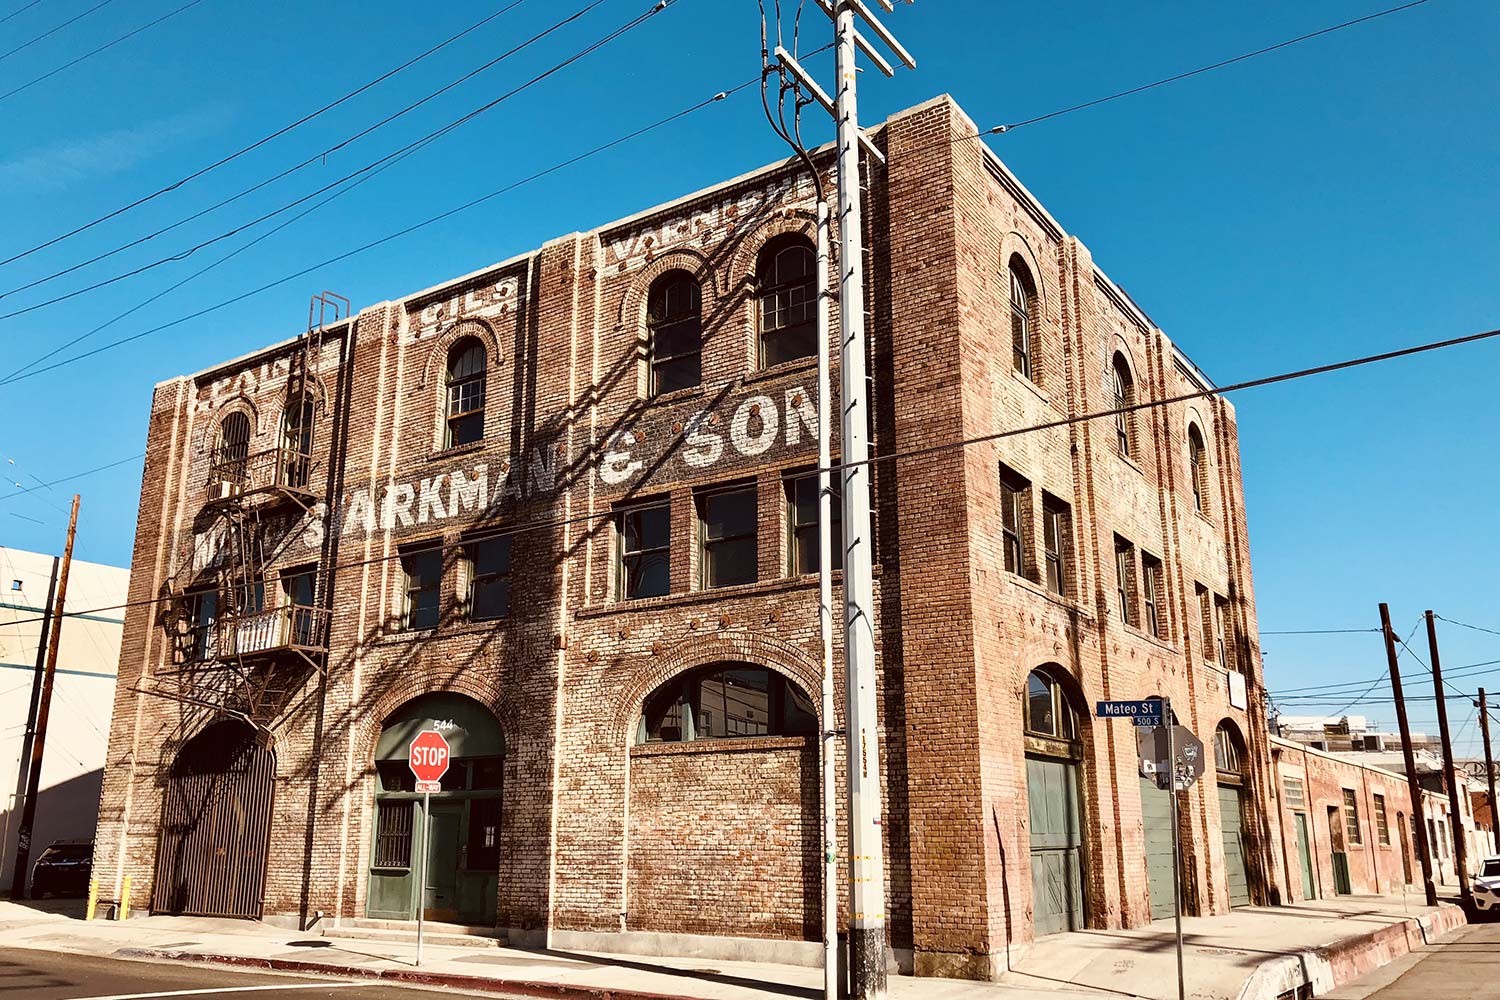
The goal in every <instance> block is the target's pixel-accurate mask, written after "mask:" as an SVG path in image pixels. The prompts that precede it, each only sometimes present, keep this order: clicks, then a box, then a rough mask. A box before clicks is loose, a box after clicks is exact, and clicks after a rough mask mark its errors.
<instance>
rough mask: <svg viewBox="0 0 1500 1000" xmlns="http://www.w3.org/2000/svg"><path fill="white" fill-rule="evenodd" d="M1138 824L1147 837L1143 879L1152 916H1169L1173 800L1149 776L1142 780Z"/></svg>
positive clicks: (1153, 917)
mask: <svg viewBox="0 0 1500 1000" xmlns="http://www.w3.org/2000/svg"><path fill="white" fill-rule="evenodd" d="M1141 825H1142V827H1143V830H1144V833H1145V838H1146V844H1145V846H1146V879H1147V882H1148V884H1149V885H1150V888H1151V919H1152V920H1160V919H1161V918H1162V917H1170V916H1171V915H1172V802H1171V800H1170V799H1168V798H1167V793H1166V792H1164V791H1162V790H1161V789H1160V788H1157V787H1156V782H1155V781H1153V780H1152V779H1150V778H1142V779H1141Z"/></svg>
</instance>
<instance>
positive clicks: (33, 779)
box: [10, 493, 80, 899]
mask: <svg viewBox="0 0 1500 1000" xmlns="http://www.w3.org/2000/svg"><path fill="white" fill-rule="evenodd" d="M79 500H80V498H79V496H78V494H77V493H75V494H73V512H72V514H70V515H69V516H68V542H67V545H66V546H64V548H63V557H62V568H61V569H60V570H58V574H57V597H56V599H55V600H54V602H53V604H52V630H51V633H50V634H49V635H48V637H47V665H46V668H45V670H43V672H42V697H41V700H40V701H39V702H38V703H37V709H36V735H35V737H34V739H33V740H32V743H31V766H30V770H29V771H28V772H27V774H26V798H25V800H24V802H23V803H22V805H21V824H20V826H19V828H18V829H17V830H16V870H15V872H14V873H13V877H12V879H11V888H10V894H11V897H12V898H13V899H25V898H26V869H27V864H28V862H29V861H30V860H31V828H32V826H33V824H35V823H36V799H37V794H38V792H39V791H40V790H41V781H42V751H43V750H44V749H45V748H46V745H47V718H48V716H50V715H51V714H52V687H53V684H54V683H55V682H56V680H57V647H58V644H59V642H60V640H61V639H62V616H63V604H64V602H65V601H66V600H67V598H68V570H69V569H71V568H72V566H73V536H74V535H75V534H77V532H78V503H79Z"/></svg>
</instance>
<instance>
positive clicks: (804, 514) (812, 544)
mask: <svg viewBox="0 0 1500 1000" xmlns="http://www.w3.org/2000/svg"><path fill="white" fill-rule="evenodd" d="M829 499H830V501H831V502H830V503H829V505H828V507H829V514H830V516H829V518H828V536H829V538H828V541H829V545H830V551H831V554H832V556H833V559H832V565H833V568H834V569H836V570H837V569H843V568H844V520H843V517H844V512H843V509H842V508H843V505H842V504H841V503H840V502H839V498H838V497H836V496H834V497H830V498H829ZM786 522H787V536H788V537H787V573H788V574H789V575H790V576H800V575H802V574H803V573H816V572H818V476H817V474H816V473H814V474H813V475H810V476H809V475H799V476H796V477H788V478H787V481H786Z"/></svg>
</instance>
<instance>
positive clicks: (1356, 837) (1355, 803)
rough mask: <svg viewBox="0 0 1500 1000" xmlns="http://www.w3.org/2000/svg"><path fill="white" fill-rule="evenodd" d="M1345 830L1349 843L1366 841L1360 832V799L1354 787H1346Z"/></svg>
mask: <svg viewBox="0 0 1500 1000" xmlns="http://www.w3.org/2000/svg"><path fill="white" fill-rule="evenodd" d="M1344 830H1345V834H1346V836H1347V837H1348V839H1349V843H1351V844H1363V843H1364V838H1363V837H1362V836H1360V832H1359V799H1358V798H1357V797H1356V796H1355V794H1354V789H1352V788H1346V789H1344Z"/></svg>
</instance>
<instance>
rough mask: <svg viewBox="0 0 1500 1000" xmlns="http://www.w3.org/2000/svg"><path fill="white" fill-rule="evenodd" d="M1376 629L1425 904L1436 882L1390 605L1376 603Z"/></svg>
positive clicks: (1433, 896) (1434, 902) (1434, 899)
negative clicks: (1393, 702) (1387, 669)
mask: <svg viewBox="0 0 1500 1000" xmlns="http://www.w3.org/2000/svg"><path fill="white" fill-rule="evenodd" d="M1380 631H1381V632H1382V633H1383V634H1384V636H1385V658H1386V660H1387V661H1389V663H1390V666H1391V696H1392V697H1393V698H1395V699H1396V722H1397V724H1398V725H1400V727H1401V755H1402V757H1403V759H1404V760H1405V763H1406V787H1407V789H1408V790H1409V791H1410V792H1411V815H1412V826H1413V827H1415V828H1416V840H1417V842H1416V848H1417V859H1418V860H1419V861H1421V862H1422V888H1423V889H1424V890H1425V891H1426V893H1427V905H1428V906H1436V905H1437V902H1438V898H1437V886H1436V885H1435V884H1434V883H1433V881H1432V845H1431V844H1429V843H1428V842H1427V814H1426V812H1425V811H1424V810H1423V809H1422V784H1421V782H1419V781H1417V758H1416V754H1414V753H1413V752H1412V749H1411V727H1410V726H1409V725H1408V724H1407V721H1406V695H1405V694H1404V693H1403V692H1402V690H1401V668H1400V667H1399V666H1397V664H1396V633H1395V632H1394V631H1393V630H1392V629H1391V609H1390V607H1389V605H1386V604H1381V605H1380Z"/></svg>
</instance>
